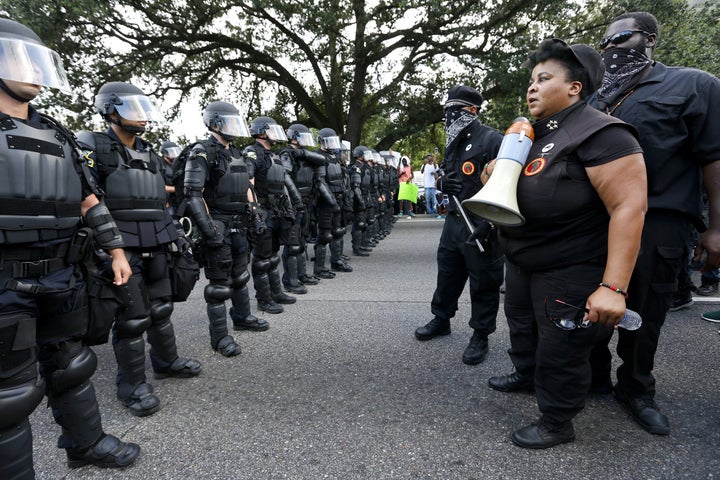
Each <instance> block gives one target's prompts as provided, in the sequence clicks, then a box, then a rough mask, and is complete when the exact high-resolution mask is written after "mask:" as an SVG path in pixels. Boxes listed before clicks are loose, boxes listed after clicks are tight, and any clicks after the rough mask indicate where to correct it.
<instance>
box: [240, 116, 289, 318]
mask: <svg viewBox="0 0 720 480" xmlns="http://www.w3.org/2000/svg"><path fill="white" fill-rule="evenodd" d="M250 135H252V137H253V138H254V139H255V143H254V144H252V145H249V146H247V147H245V149H244V150H243V155H244V156H245V160H246V161H247V162H248V164H250V165H251V166H252V170H253V173H254V176H255V192H256V193H257V197H258V203H259V205H260V209H261V210H262V212H263V216H264V218H265V224H266V225H267V228H266V229H265V231H264V232H263V233H262V234H261V235H257V236H256V238H255V239H254V245H253V261H252V276H253V284H254V285H255V298H256V299H257V302H258V308H259V309H260V310H262V311H264V312H268V313H282V312H283V311H284V309H283V307H282V305H281V304H286V305H287V304H292V303H295V297H292V296H290V295H288V294H286V293H285V292H283V291H282V281H281V279H280V272H279V271H278V265H279V264H280V255H279V252H280V245H281V244H283V245H284V244H288V243H289V237H290V235H291V227H292V224H293V223H294V222H295V212H294V210H293V207H292V204H291V203H290V198H289V195H288V191H287V188H286V186H285V176H286V174H285V168H284V167H283V165H282V162H281V161H280V156H279V155H278V154H277V153H275V152H274V151H273V150H272V146H273V144H274V143H276V142H287V136H286V135H285V131H284V130H283V129H282V127H281V126H280V125H278V123H277V122H276V121H275V120H273V119H272V118H270V117H257V118H255V119H253V120H252V121H251V122H250Z"/></svg>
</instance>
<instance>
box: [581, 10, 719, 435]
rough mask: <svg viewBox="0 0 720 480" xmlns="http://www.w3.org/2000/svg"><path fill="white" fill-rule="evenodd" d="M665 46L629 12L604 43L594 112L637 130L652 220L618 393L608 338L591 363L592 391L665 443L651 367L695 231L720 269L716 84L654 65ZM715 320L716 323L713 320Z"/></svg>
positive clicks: (622, 340)
mask: <svg viewBox="0 0 720 480" xmlns="http://www.w3.org/2000/svg"><path fill="white" fill-rule="evenodd" d="M659 38H660V35H659V26H658V22H657V19H656V18H655V17H654V16H653V15H651V14H649V13H647V12H631V13H625V14H623V15H620V16H618V17H616V18H615V19H613V21H612V22H611V23H610V26H608V28H607V30H606V32H605V36H604V38H603V39H602V40H601V42H600V48H601V49H602V59H603V63H604V64H605V68H606V73H605V76H604V78H603V81H602V84H601V85H600V88H599V89H598V92H597V97H596V100H595V102H594V105H596V106H597V107H598V108H599V109H600V110H602V111H603V112H605V113H607V114H609V115H611V116H613V117H615V118H618V119H621V120H624V121H626V122H628V123H630V124H632V125H633V126H635V127H636V128H637V129H638V132H639V137H638V139H639V142H640V146H641V147H642V149H643V152H644V158H645V165H646V167H647V172H648V175H647V177H648V212H647V215H646V216H645V227H644V229H643V232H642V242H641V247H640V256H639V257H638V260H637V266H636V267H635V270H634V271H633V276H632V279H631V280H630V285H629V287H628V292H629V293H630V296H629V298H628V302H627V305H628V308H631V309H633V310H635V311H637V312H638V313H639V314H640V316H641V317H642V319H643V323H642V327H640V329H639V330H638V331H634V332H628V331H623V330H620V331H618V343H617V354H618V356H619V357H620V359H621V360H622V364H621V365H620V367H619V368H618V370H617V383H616V384H615V386H614V389H613V387H612V381H611V378H610V372H611V355H610V351H609V349H608V347H607V344H608V343H609V341H610V337H611V334H612V332H609V334H608V336H607V341H606V342H605V345H602V347H599V348H596V349H595V351H593V357H592V359H593V383H594V385H596V386H597V387H598V388H600V389H602V390H604V391H610V390H614V393H615V397H616V399H617V400H618V401H619V402H621V403H622V404H623V405H625V406H627V408H628V409H629V411H630V413H631V414H632V416H633V419H634V420H635V421H636V422H637V423H638V424H639V425H640V426H641V427H642V428H644V429H645V430H647V431H648V432H650V433H653V434H657V435H667V434H669V433H670V422H669V420H668V418H667V417H666V416H665V415H664V414H663V413H662V412H660V409H659V407H658V406H657V404H656V403H655V400H654V397H655V377H654V376H653V368H654V366H655V352H656V350H657V346H658V341H659V338H660V329H661V327H662V325H663V323H664V322H665V314H666V311H667V309H668V308H669V307H670V306H671V305H672V300H673V291H674V290H675V287H676V282H677V278H678V272H679V270H680V268H681V265H682V264H683V263H687V260H686V258H687V256H688V255H687V253H688V248H689V247H688V246H689V244H690V234H691V229H692V227H695V228H696V229H697V230H698V231H699V232H704V233H703V234H702V235H701V236H700V238H699V240H698V246H697V248H696V250H695V260H700V258H701V256H702V255H703V254H704V253H707V255H706V258H705V264H704V265H703V267H702V270H703V271H708V272H710V271H713V270H715V269H717V268H718V266H719V265H720V216H719V215H720V213H718V208H717V206H718V205H719V204H720V190H719V189H718V185H720V173H718V172H720V170H719V169H718V166H720V163H718V160H720V135H718V132H720V115H718V111H720V80H718V78H717V77H714V76H713V75H710V74H708V73H706V72H703V71H700V70H695V69H691V68H678V67H667V66H665V65H663V64H662V63H660V62H656V61H654V60H652V54H653V51H654V50H655V47H656V46H657V44H658V41H659ZM703 185H704V187H705V191H706V192H707V198H708V201H709V209H708V211H709V212H710V224H709V225H708V226H707V227H706V226H705V224H704V222H703V220H702V217H701V213H702V193H703V191H702V186H703ZM658 265H663V266H664V268H658ZM714 316H715V317H717V319H718V320H720V315H718V314H717V312H715V314H714ZM712 317H713V314H712V313H710V314H706V315H705V317H704V318H707V319H712Z"/></svg>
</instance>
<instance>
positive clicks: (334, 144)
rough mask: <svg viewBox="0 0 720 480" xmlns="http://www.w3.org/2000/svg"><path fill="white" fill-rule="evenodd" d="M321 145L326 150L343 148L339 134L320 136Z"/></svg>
mask: <svg viewBox="0 0 720 480" xmlns="http://www.w3.org/2000/svg"><path fill="white" fill-rule="evenodd" d="M320 146H321V147H322V148H324V149H326V150H334V149H340V148H342V143H340V137H338V136H333V137H320Z"/></svg>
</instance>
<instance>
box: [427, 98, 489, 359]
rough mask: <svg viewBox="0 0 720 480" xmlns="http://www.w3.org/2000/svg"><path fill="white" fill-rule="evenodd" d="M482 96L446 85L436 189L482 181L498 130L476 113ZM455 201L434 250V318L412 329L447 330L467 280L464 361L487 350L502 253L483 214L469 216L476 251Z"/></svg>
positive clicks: (469, 190)
mask: <svg viewBox="0 0 720 480" xmlns="http://www.w3.org/2000/svg"><path fill="white" fill-rule="evenodd" d="M482 101H483V98H482V95H481V94H480V92H478V91H477V90H475V89H474V88H472V87H468V86H464V85H460V86H456V87H452V88H451V89H450V90H449V91H448V98H447V100H446V102H445V132H446V135H447V138H446V146H445V159H444V161H443V163H442V165H440V168H441V169H442V170H443V171H444V173H445V175H444V176H442V177H440V178H439V179H438V182H437V186H438V190H441V191H442V192H443V193H445V194H448V195H451V196H453V197H455V198H456V199H457V200H458V201H459V202H461V201H462V200H465V199H467V198H470V197H472V196H473V195H475V194H476V193H477V192H478V191H479V190H480V188H481V187H482V183H481V181H480V173H481V172H482V169H483V166H484V165H485V164H486V163H487V162H489V161H490V160H492V159H494V158H495V156H496V155H497V152H498V149H499V148H500V143H501V142H502V138H503V136H502V134H501V133H500V132H498V131H497V130H494V129H492V128H490V127H487V126H485V125H483V124H482V123H480V121H479V120H478V118H477V115H478V112H479V110H480V105H481V104H482ZM459 208H461V206H460V204H459V203H457V202H456V203H451V204H450V214H449V215H448V217H447V219H446V220H445V224H444V226H443V231H442V235H441V236H440V244H439V245H438V251H437V264H438V273H437V286H436V288H435V293H434V295H433V298H432V302H431V312H432V314H433V315H434V318H433V319H432V320H430V322H428V323H427V324H426V325H425V326H422V327H420V328H418V329H417V330H415V337H416V338H417V339H418V340H423V341H424V340H430V339H433V338H435V337H437V336H440V335H448V334H450V319H451V318H452V317H454V316H455V312H456V311H457V309H458V298H460V295H461V294H462V291H463V289H464V288H465V283H466V282H467V281H468V279H469V280H470V302H471V314H470V322H469V325H470V327H471V328H472V329H473V335H472V338H471V339H470V342H469V344H468V346H467V348H466V349H465V351H464V353H463V357H462V360H463V363H465V364H467V365H476V364H478V363H480V362H482V361H483V360H484V359H485V356H486V355H487V352H488V336H489V335H490V334H491V333H493V332H494V331H495V321H496V317H497V311H498V308H499V306H500V285H501V284H502V282H503V256H502V253H501V252H500V248H499V246H498V243H497V233H496V231H495V230H494V229H493V228H492V227H491V225H490V224H489V223H487V222H485V221H483V220H480V219H475V220H473V222H474V223H475V225H474V230H475V231H476V234H477V237H478V238H479V239H481V240H482V242H481V244H482V246H483V250H484V251H480V249H479V248H478V245H477V244H476V242H475V241H474V240H470V239H469V237H470V232H469V230H468V226H467V225H466V224H465V223H464V221H463V218H462V217H461V214H460V211H459V210H458V209H459Z"/></svg>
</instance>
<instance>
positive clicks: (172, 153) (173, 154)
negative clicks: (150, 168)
mask: <svg viewBox="0 0 720 480" xmlns="http://www.w3.org/2000/svg"><path fill="white" fill-rule="evenodd" d="M163 152H164V153H163V154H164V155H165V156H166V157H168V158H177V157H178V155H180V147H168V148H166V149H164V150H163Z"/></svg>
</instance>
